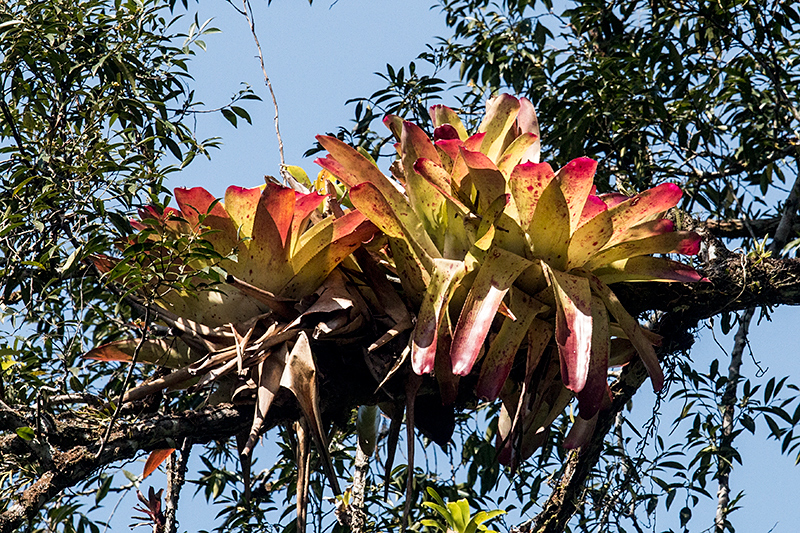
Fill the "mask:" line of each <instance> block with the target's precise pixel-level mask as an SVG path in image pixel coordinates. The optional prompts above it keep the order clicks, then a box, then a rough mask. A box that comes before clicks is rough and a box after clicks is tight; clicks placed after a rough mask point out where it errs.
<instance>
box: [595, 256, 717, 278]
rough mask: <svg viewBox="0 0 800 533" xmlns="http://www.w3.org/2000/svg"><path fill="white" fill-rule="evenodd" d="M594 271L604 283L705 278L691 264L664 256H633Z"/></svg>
mask: <svg viewBox="0 0 800 533" xmlns="http://www.w3.org/2000/svg"><path fill="white" fill-rule="evenodd" d="M592 273H593V274H594V275H595V276H597V277H598V278H600V279H601V280H602V281H603V283H606V284H611V283H617V282H620V281H677V282H681V283H693V282H696V281H703V280H704V279H705V278H703V276H701V275H700V274H698V273H697V271H696V270H695V269H693V268H692V267H690V266H689V265H684V264H683V263H679V262H678V261H672V260H671V259H666V258H664V257H650V256H641V257H631V258H630V259H622V260H620V261H614V262H613V263H610V264H608V265H605V266H603V267H601V268H598V269H596V270H594V271H592Z"/></svg>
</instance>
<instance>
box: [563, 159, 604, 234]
mask: <svg viewBox="0 0 800 533" xmlns="http://www.w3.org/2000/svg"><path fill="white" fill-rule="evenodd" d="M596 169H597V161H595V160H593V159H589V158H588V157H579V158H577V159H573V160H572V161H570V162H569V163H567V164H566V165H565V166H564V167H562V168H561V169H560V170H559V171H558V173H557V174H556V175H557V179H558V181H559V182H560V184H561V192H563V193H564V198H565V199H566V200H567V206H568V207H569V220H570V223H569V225H570V231H571V232H574V231H575V230H576V229H577V228H578V225H579V222H580V220H581V215H582V214H583V208H584V206H585V205H586V199H587V198H588V197H589V193H590V192H591V190H592V187H593V185H594V173H595V170H596Z"/></svg>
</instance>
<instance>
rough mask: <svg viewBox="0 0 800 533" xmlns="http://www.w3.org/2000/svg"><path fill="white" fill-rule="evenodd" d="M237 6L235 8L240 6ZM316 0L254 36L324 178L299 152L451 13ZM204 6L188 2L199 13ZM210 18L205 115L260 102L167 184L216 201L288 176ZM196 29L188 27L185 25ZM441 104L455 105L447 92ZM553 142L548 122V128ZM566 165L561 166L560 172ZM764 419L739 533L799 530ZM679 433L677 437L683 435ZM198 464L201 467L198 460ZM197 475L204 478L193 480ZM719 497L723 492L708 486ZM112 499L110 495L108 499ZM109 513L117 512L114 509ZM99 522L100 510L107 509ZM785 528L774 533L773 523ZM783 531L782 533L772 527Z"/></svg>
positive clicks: (246, 72) (363, 0)
mask: <svg viewBox="0 0 800 533" xmlns="http://www.w3.org/2000/svg"><path fill="white" fill-rule="evenodd" d="M233 1H234V3H235V4H236V5H237V6H238V5H239V3H238V2H237V0H233ZM330 1H331V0H328V1H325V0H316V1H315V5H314V6H311V7H310V6H308V4H307V2H306V1H305V0H275V1H274V2H273V3H272V5H271V6H269V7H267V5H266V1H265V0H255V1H254V2H253V7H254V8H255V10H256V29H257V31H258V34H259V38H260V40H261V45H262V47H263V50H264V54H265V60H266V68H267V72H268V74H269V76H270V78H271V81H272V83H273V86H274V88H275V92H276V95H277V98H278V104H279V107H280V127H281V133H282V136H283V141H284V145H285V151H286V161H287V163H288V164H296V165H300V166H303V167H304V168H305V169H306V170H307V171H308V173H309V175H312V176H313V175H314V174H316V172H317V171H318V169H317V168H316V166H315V165H314V164H313V162H312V161H311V160H303V159H302V154H303V152H304V151H306V150H307V149H308V148H309V147H310V146H311V145H312V143H313V139H314V135H316V134H318V133H324V132H326V131H333V130H335V128H336V127H337V126H339V125H342V124H347V123H348V121H349V120H350V119H351V117H352V115H353V110H352V106H349V107H345V105H344V103H345V101H346V100H347V99H349V98H353V97H357V96H369V95H370V94H371V93H372V92H373V91H375V90H376V89H378V88H380V87H381V86H382V85H381V80H380V79H379V78H378V77H377V76H375V75H374V74H373V73H374V72H375V71H383V70H384V65H385V64H386V63H391V64H393V65H395V66H400V65H405V64H407V63H408V62H409V61H410V60H412V59H414V57H415V56H416V55H417V54H419V53H420V52H422V51H424V50H425V45H426V44H428V43H432V42H433V37H434V36H437V35H446V30H445V26H444V22H443V16H442V15H441V14H440V13H439V12H438V10H430V4H431V3H432V0H339V1H338V2H336V3H334V4H333V5H331V4H330ZM195 7H196V6H195V5H192V4H190V8H192V9H194V8H195ZM197 9H199V18H200V20H201V22H202V21H203V20H205V19H207V18H211V17H214V21H213V25H214V26H216V27H219V28H220V29H222V30H223V33H222V34H220V35H212V36H209V37H207V38H206V39H205V40H206V43H207V45H208V51H207V52H205V53H203V52H198V56H197V59H196V60H195V61H193V63H192V65H191V72H192V73H193V74H194V76H195V80H196V83H195V84H194V87H195V88H196V91H197V97H198V99H200V100H202V101H204V102H205V104H206V105H207V107H209V108H214V107H218V106H220V105H223V104H225V103H226V102H227V101H228V99H229V97H230V96H231V95H232V94H233V93H235V92H236V91H237V90H238V89H239V88H240V82H247V83H249V84H250V85H251V86H252V87H253V89H254V90H255V91H256V93H257V94H259V95H260V96H261V97H262V98H263V99H264V101H263V102H252V101H251V102H249V103H248V104H247V109H248V110H249V111H250V113H251V115H252V117H253V126H248V125H247V124H246V123H244V122H240V126H239V128H238V129H234V128H233V127H232V126H230V125H229V124H228V123H227V122H226V121H225V120H224V119H223V118H222V117H221V116H220V115H218V114H214V115H200V116H198V122H197V126H198V135H199V136H201V137H204V136H205V137H207V136H212V135H220V136H222V137H223V142H224V145H223V147H222V149H221V150H215V151H213V152H212V160H211V161H204V160H199V159H198V160H196V162H194V163H193V164H192V165H190V166H189V167H188V168H187V169H186V170H185V171H183V172H181V173H178V174H175V175H174V176H173V177H172V178H171V181H170V182H169V184H168V185H169V186H170V187H176V186H187V187H191V186H196V185H202V186H204V187H206V188H207V189H208V190H210V191H211V192H212V193H213V194H215V195H217V196H221V195H222V194H223V193H224V190H225V187H227V186H228V185H232V184H236V185H242V186H255V185H258V184H260V183H263V175H264V174H272V175H277V174H278V172H279V157H278V145H277V141H276V137H275V133H274V125H273V114H274V112H273V108H272V103H271V100H270V98H269V94H268V92H267V90H266V87H265V86H264V83H263V78H262V75H261V71H260V67H259V63H258V61H257V59H256V57H255V53H256V52H255V47H254V45H253V41H252V37H251V36H250V33H249V29H248V28H247V25H246V22H245V20H244V19H243V18H242V17H241V16H240V15H238V14H237V13H236V12H235V11H234V9H233V8H232V7H231V6H229V5H228V4H226V3H225V2H222V1H216V2H211V1H207V0H201V2H200V3H199V4H198V5H197ZM188 23H189V21H188V20H186V21H185V25H187V26H188ZM444 103H453V102H449V101H448V99H447V97H446V95H445V97H444ZM543 131H544V132H545V134H546V125H543ZM563 163H565V162H564V161H558V162H556V164H559V165H560V164H563ZM773 318H774V322H772V323H764V324H762V325H760V326H759V327H754V328H752V335H751V343H752V349H753V352H754V355H755V358H756V359H757V360H759V361H761V364H762V366H764V367H768V368H769V372H768V373H767V375H766V376H765V377H764V378H763V379H762V380H758V379H755V378H753V382H754V383H756V382H759V381H762V382H766V379H768V377H770V376H773V375H777V376H782V375H787V374H788V375H792V376H795V377H796V379H797V381H800V358H798V355H800V354H799V353H798V352H800V348H798V343H797V341H796V340H795V336H794V335H793V334H794V333H795V332H796V330H795V329H794V328H796V327H798V325H800V312H798V310H796V309H780V310H778V312H777V313H775V314H774V315H773ZM717 339H718V340H719V342H720V344H721V345H722V347H723V348H724V349H725V350H728V351H730V349H731V348H732V346H733V339H732V335H731V336H728V337H723V336H722V335H721V334H720V333H717ZM692 356H693V358H694V361H695V362H696V364H697V365H698V366H699V367H700V368H705V369H707V368H708V364H709V363H710V361H711V360H712V359H713V358H715V357H717V358H720V362H721V364H720V367H721V368H725V367H726V361H727V357H726V355H725V354H724V353H723V352H722V351H721V349H720V348H719V347H718V346H717V345H716V344H715V343H714V341H713V339H712V338H711V336H710V334H709V333H708V331H706V332H704V333H703V334H702V335H701V339H700V341H699V342H698V344H697V345H696V349H695V350H694V351H693V353H692ZM744 371H745V372H746V373H747V374H748V375H750V376H753V375H754V374H755V369H754V364H753V362H752V360H751V359H750V358H749V357H746V359H745V363H744ZM645 389H647V387H645V388H644V389H643V390H642V392H641V393H640V394H639V395H638V396H637V397H636V399H635V402H636V410H637V411H638V413H639V414H638V415H637V417H640V418H641V420H645V419H646V418H647V416H648V414H649V412H650V410H651V409H652V406H653V404H654V397H653V394H652V392H648V391H647V390H645ZM680 407H681V406H678V405H667V406H666V408H665V415H664V416H663V417H662V432H663V434H664V435H665V438H666V434H667V433H668V432H669V427H668V426H669V423H670V421H671V419H672V418H673V414H674V412H676V410H678V409H680ZM764 426H765V425H764V423H763V422H761V423H760V427H759V430H760V431H759V433H758V435H759V436H757V437H751V436H750V435H749V433H744V434H743V435H742V436H740V437H739V438H738V439H737V441H736V442H737V445H738V446H741V453H742V455H743V457H744V462H745V464H744V466H743V467H740V466H737V467H736V468H735V469H734V472H733V474H732V477H731V485H732V492H733V493H734V494H735V493H737V492H738V491H740V490H745V491H746V497H745V499H744V500H743V502H742V503H743V505H744V509H743V510H741V511H738V512H736V513H734V514H733V515H732V520H733V523H734V525H735V527H736V528H737V530H738V531H747V532H764V533H766V532H767V531H770V530H771V531H774V532H776V533H778V532H786V533H791V532H795V531H797V524H798V523H800V505H798V504H797V501H796V500H797V497H796V491H795V490H793V489H790V487H796V486H797V484H798V481H800V475H798V474H799V473H800V470H798V469H797V468H796V467H795V466H794V461H793V459H792V458H790V457H786V456H782V455H780V448H779V444H778V443H776V442H774V441H769V442H765V441H764V438H763V437H762V436H761V435H764V434H765V431H764ZM682 435H683V430H682V429H681V430H678V431H677V432H676V433H675V435H673V436H672V437H671V438H672V439H673V440H674V439H680V438H682ZM257 453H258V454H262V459H261V461H260V466H261V468H264V467H266V466H267V463H268V461H269V457H266V456H265V455H266V454H267V453H268V448H263V447H261V448H259V449H258V451H257ZM193 465H194V466H197V463H196V462H194V463H193ZM127 469H128V470H131V471H133V472H135V473H139V472H140V471H141V465H139V464H136V465H128V466H127ZM189 477H196V475H194V474H192V473H191V472H190V474H189ZM160 483H163V477H160V475H159V474H155V475H154V476H153V477H152V478H150V479H148V480H146V481H145V483H144V484H143V488H146V487H147V486H149V485H151V484H153V485H155V486H156V487H158V486H159V484H160ZM709 490H710V491H712V492H715V491H716V485H712V486H710V487H709ZM191 493H192V489H191V487H188V486H187V490H185V492H184V494H183V497H182V505H181V509H180V514H179V517H180V522H181V530H182V531H184V530H185V531H197V530H198V529H211V528H212V527H213V526H212V522H213V518H214V514H215V513H216V511H217V509H214V508H211V507H208V506H206V504H205V502H204V500H203V498H202V496H198V498H197V499H194V500H192V498H191ZM108 501H111V497H109V499H108V500H107V502H108ZM133 504H134V502H133V501H131V500H129V499H126V500H125V501H123V503H122V504H121V505H120V507H119V509H118V510H117V514H116V516H115V520H114V522H113V523H114V526H113V528H112V529H111V530H112V531H125V530H127V524H129V523H130V522H131V520H130V518H129V517H130V516H131V507H132V506H133ZM714 504H715V502H714V501H708V502H707V504H703V505H702V506H701V507H699V508H697V509H696V510H695V513H694V518H693V519H692V521H691V522H690V524H689V526H690V530H691V531H702V530H705V529H706V528H708V527H709V526H710V525H711V524H713V514H714ZM682 506H683V505H682V503H681V502H678V501H676V503H675V507H673V509H672V510H671V511H670V513H666V512H665V511H664V510H663V509H661V510H660V511H659V521H658V524H657V526H658V527H657V528H656V530H657V531H664V530H666V529H668V528H670V527H672V528H675V529H676V530H678V522H677V518H675V515H676V514H677V510H679V509H680V508H681V507H682ZM109 512H110V511H109ZM101 515H102V512H101ZM776 524H777V525H776ZM773 526H775V527H774V529H772V528H773Z"/></svg>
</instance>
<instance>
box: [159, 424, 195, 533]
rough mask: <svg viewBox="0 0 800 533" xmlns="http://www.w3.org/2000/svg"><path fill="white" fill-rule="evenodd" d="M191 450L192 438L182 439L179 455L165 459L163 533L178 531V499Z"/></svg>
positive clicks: (184, 479)
mask: <svg viewBox="0 0 800 533" xmlns="http://www.w3.org/2000/svg"><path fill="white" fill-rule="evenodd" d="M191 451H192V439H190V438H185V439H183V445H181V449H180V455H179V456H178V457H176V456H175V455H176V454H174V453H173V454H172V455H170V456H169V458H168V459H167V495H166V496H165V498H164V504H165V505H166V509H165V512H164V516H165V522H164V533H177V531H178V516H177V515H178V499H179V498H180V495H181V489H182V488H183V484H184V482H185V481H186V464H187V463H188V462H189V453H190V452H191Z"/></svg>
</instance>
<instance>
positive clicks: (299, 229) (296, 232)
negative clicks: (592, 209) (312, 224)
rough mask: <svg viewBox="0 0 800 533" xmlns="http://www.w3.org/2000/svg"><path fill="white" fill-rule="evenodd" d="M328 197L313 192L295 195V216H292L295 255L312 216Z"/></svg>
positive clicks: (291, 251)
mask: <svg viewBox="0 0 800 533" xmlns="http://www.w3.org/2000/svg"><path fill="white" fill-rule="evenodd" d="M325 198H326V196H325V195H322V194H317V193H315V192H312V193H310V194H303V193H300V192H296V193H295V200H294V214H293V215H292V230H291V238H292V240H291V248H290V253H294V247H295V244H297V241H298V240H299V238H300V235H301V234H302V233H303V230H304V229H305V227H306V223H307V222H308V219H309V217H310V216H311V214H312V213H313V212H314V211H315V210H316V209H317V208H318V207H319V206H320V205H321V204H322V202H323V201H325Z"/></svg>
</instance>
